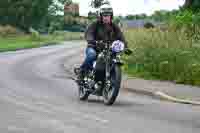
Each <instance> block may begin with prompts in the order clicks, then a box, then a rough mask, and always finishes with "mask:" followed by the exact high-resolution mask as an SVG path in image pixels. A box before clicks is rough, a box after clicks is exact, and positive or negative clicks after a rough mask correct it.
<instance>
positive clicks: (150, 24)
mask: <svg viewBox="0 0 200 133" xmlns="http://www.w3.org/2000/svg"><path fill="white" fill-rule="evenodd" d="M154 27H155V26H154V24H152V23H151V22H147V23H145V24H144V28H147V29H149V28H154Z"/></svg>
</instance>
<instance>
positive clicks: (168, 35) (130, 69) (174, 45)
mask: <svg viewBox="0 0 200 133" xmlns="http://www.w3.org/2000/svg"><path fill="white" fill-rule="evenodd" d="M125 34H126V38H127V40H128V42H129V47H131V48H132V49H133V51H134V52H133V54H132V55H131V56H130V57H124V58H125V60H126V62H127V64H126V66H125V67H124V70H125V72H126V73H128V75H131V76H134V77H141V78H144V79H159V80H169V81H173V82H176V83H183V84H191V85H200V54H199V53H200V47H197V45H196V44H195V45H194V44H193V43H192V41H191V40H190V39H187V38H186V37H185V33H183V32H181V31H160V30H159V29H137V30H128V31H126V32H125Z"/></svg>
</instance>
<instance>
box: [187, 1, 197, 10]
mask: <svg viewBox="0 0 200 133" xmlns="http://www.w3.org/2000/svg"><path fill="white" fill-rule="evenodd" d="M184 7H185V8H190V9H193V10H197V9H199V8H200V1H199V0H185V4H184Z"/></svg>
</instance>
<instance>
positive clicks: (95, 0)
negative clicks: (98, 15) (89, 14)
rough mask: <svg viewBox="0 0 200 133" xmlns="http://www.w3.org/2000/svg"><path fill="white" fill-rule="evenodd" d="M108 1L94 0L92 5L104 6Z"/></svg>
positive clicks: (94, 6) (95, 6)
mask: <svg viewBox="0 0 200 133" xmlns="http://www.w3.org/2000/svg"><path fill="white" fill-rule="evenodd" d="M108 3H110V2H109V1H108V0H92V1H91V6H92V7H93V8H99V7H100V6H102V5H104V4H108Z"/></svg>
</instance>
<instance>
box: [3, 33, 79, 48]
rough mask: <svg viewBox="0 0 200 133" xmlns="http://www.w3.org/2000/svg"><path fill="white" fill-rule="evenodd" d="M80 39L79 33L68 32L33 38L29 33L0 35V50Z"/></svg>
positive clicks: (34, 46)
mask: <svg viewBox="0 0 200 133" xmlns="http://www.w3.org/2000/svg"><path fill="white" fill-rule="evenodd" d="M81 39H82V35H81V33H70V32H66V33H64V34H60V33H59V34H58V33H55V34H53V35H40V36H39V37H38V38H33V37H32V36H31V35H19V36H7V37H0V52H5V51H14V50H20V49H27V48H36V47H41V46H47V45H55V44H59V43H60V42H62V41H70V40H81Z"/></svg>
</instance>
